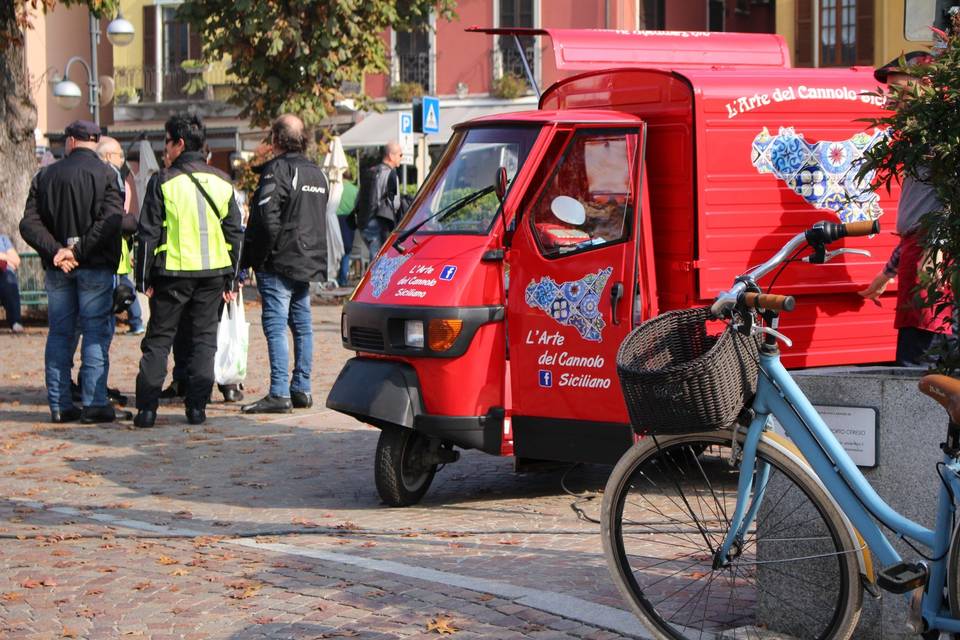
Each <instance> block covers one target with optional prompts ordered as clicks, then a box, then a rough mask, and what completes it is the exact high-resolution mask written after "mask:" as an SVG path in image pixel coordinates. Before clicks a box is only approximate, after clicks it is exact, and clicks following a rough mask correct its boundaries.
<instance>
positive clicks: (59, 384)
mask: <svg viewBox="0 0 960 640" xmlns="http://www.w3.org/2000/svg"><path fill="white" fill-rule="evenodd" d="M65 133H66V142H65V146H66V153H67V156H66V158H64V159H63V160H61V161H59V162H55V163H53V164H51V165H48V166H46V167H43V168H42V169H40V171H38V172H37V173H36V175H34V177H33V181H32V182H31V184H30V194H29V196H28V198H27V205H26V208H25V209H24V213H23V220H22V221H21V222H20V234H21V235H22V236H23V239H24V240H25V241H26V242H27V244H29V245H30V246H31V247H33V248H34V249H35V250H36V251H37V253H38V254H39V255H40V258H41V260H42V261H43V266H44V270H45V275H46V290H47V315H48V318H49V323H50V333H49V335H48V336H47V345H46V351H45V354H44V362H45V368H46V383H47V400H48V402H49V404H50V419H51V420H52V421H53V422H57V423H59V422H70V421H73V420H76V419H78V418H79V419H80V420H81V421H82V422H86V423H92V422H113V421H115V420H117V419H118V418H129V417H130V415H129V413H127V412H116V411H115V410H114V408H113V407H112V406H111V405H110V403H109V401H108V399H107V374H108V371H109V352H110V340H111V338H112V336H113V324H112V318H111V309H112V307H113V285H114V282H113V280H114V274H115V273H116V270H117V264H118V263H119V262H120V225H121V217H122V216H123V197H122V196H121V194H120V189H119V187H118V185H117V177H116V172H115V171H114V170H113V169H111V168H110V167H108V166H107V165H105V164H104V163H103V162H101V161H100V158H99V157H97V154H96V151H95V149H96V146H97V141H98V140H99V139H100V127H99V126H98V125H96V124H94V123H93V122H89V121H87V120H77V121H75V122H72V123H70V124H69V125H68V126H67V128H66V131H65ZM78 332H79V334H80V335H81V337H82V340H83V342H82V346H81V349H80V361H81V364H80V381H81V385H82V389H81V401H82V405H83V407H82V409H78V408H77V407H76V406H75V405H74V404H73V400H72V399H71V396H70V367H71V365H72V359H73V348H72V347H74V346H75V345H76V342H75V341H76V335H77V333H78Z"/></svg>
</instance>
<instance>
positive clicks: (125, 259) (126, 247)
mask: <svg viewBox="0 0 960 640" xmlns="http://www.w3.org/2000/svg"><path fill="white" fill-rule="evenodd" d="M132 271H133V266H132V265H131V264H130V244H129V243H128V242H127V239H126V238H124V237H123V236H120V266H118V267H117V275H118V276H125V275H127V274H129V273H131V272H132Z"/></svg>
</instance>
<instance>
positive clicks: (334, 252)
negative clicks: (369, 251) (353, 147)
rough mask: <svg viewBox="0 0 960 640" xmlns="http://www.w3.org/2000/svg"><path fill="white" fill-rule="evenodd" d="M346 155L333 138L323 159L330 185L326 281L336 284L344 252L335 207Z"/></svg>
mask: <svg viewBox="0 0 960 640" xmlns="http://www.w3.org/2000/svg"><path fill="white" fill-rule="evenodd" d="M348 166H349V165H348V164H347V154H345V153H344V152H343V143H342V142H340V136H334V137H333V140H331V141H330V150H329V151H327V155H326V157H325V158H324V159H323V171H324V172H325V173H326V174H327V180H328V181H329V183H330V193H329V194H327V281H328V282H336V280H337V271H339V269H340V259H341V258H342V257H343V254H344V251H345V250H346V251H349V250H350V249H351V248H352V247H349V248H346V249H345V248H344V246H343V238H342V237H341V236H340V223H339V222H338V221H337V207H339V206H340V196H341V195H343V175H344V174H345V173H346V172H347V168H348Z"/></svg>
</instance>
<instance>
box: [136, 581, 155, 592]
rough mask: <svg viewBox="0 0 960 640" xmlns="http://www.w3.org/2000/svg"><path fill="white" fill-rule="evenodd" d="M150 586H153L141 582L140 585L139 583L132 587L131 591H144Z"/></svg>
mask: <svg viewBox="0 0 960 640" xmlns="http://www.w3.org/2000/svg"><path fill="white" fill-rule="evenodd" d="M151 586H153V585H151V584H150V583H149V582H141V583H139V584H135V585H133V590H134V591H143V590H144V589H149V588H150V587H151Z"/></svg>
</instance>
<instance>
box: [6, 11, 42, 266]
mask: <svg viewBox="0 0 960 640" xmlns="http://www.w3.org/2000/svg"><path fill="white" fill-rule="evenodd" d="M3 4H8V3H6V2H4V3H3ZM9 4H11V5H12V4H13V3H9ZM0 19H2V22H3V26H2V28H3V29H5V30H7V33H19V30H18V27H17V25H16V23H15V21H13V16H10V15H8V11H6V10H3V11H0ZM36 126H37V107H36V105H35V104H34V103H33V96H31V95H30V82H29V76H28V74H27V64H26V57H25V48H24V39H23V37H22V35H21V36H20V37H19V38H17V39H15V40H14V41H12V42H10V43H9V46H8V47H7V49H6V51H5V52H4V54H3V56H0V233H3V234H6V235H8V236H10V239H11V240H13V241H14V243H15V244H17V245H18V246H19V247H21V248H22V247H23V241H22V240H21V239H20V232H19V230H18V225H19V224H20V219H21V218H22V217H23V206H24V204H25V203H26V201H27V193H28V191H29V190H30V178H31V176H33V173H34V171H35V170H36V166H37V160H36V155H35V144H36V143H35V141H34V137H33V130H34V129H35V128H36Z"/></svg>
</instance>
